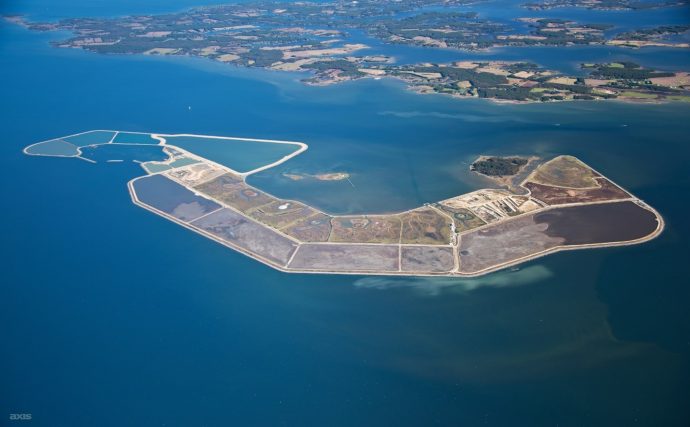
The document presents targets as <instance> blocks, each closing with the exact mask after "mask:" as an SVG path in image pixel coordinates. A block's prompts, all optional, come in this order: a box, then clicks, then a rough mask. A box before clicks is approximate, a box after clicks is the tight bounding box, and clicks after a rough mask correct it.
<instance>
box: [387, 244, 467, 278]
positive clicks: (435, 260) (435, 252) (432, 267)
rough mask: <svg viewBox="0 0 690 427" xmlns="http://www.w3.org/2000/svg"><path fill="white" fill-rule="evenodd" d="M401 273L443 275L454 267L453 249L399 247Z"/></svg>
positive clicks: (440, 247)
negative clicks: (413, 272)
mask: <svg viewBox="0 0 690 427" xmlns="http://www.w3.org/2000/svg"><path fill="white" fill-rule="evenodd" d="M400 250H401V251H402V252H401V258H400V259H401V261H402V264H401V267H402V271H415V272H420V273H445V272H448V271H451V270H452V269H453V268H454V267H455V257H454V256H453V251H454V248H451V247H442V246H439V247H429V246H401V248H400Z"/></svg>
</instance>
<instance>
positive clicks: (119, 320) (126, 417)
mask: <svg viewBox="0 0 690 427" xmlns="http://www.w3.org/2000/svg"><path fill="white" fill-rule="evenodd" d="M63 3H64V2H63ZM188 6H192V4H190V3H189V2H185V1H175V2H173V3H171V2H153V3H152V2H147V3H145V4H144V3H143V2H142V3H139V2H129V1H128V2H118V3H117V4H114V5H111V4H106V3H104V2H92V1H86V0H72V1H70V2H68V3H67V4H64V5H62V3H59V6H58V3H55V2H47V1H32V2H28V3H27V2H22V3H19V2H10V4H6V3H3V4H2V6H0V11H1V12H5V11H9V10H11V11H15V12H16V11H21V12H27V13H31V14H33V15H40V16H43V17H46V19H50V18H56V17H64V16H80V15H101V16H107V15H111V14H125V13H139V12H142V11H154V12H162V11H169V10H179V9H182V8H185V7H188ZM580 13H581V12H580ZM51 37H53V36H52V35H50V34H40V33H30V32H26V31H24V30H22V29H19V28H16V27H13V26H8V25H6V24H4V23H3V24H0V81H2V82H3V83H4V85H3V90H2V94H3V95H2V97H1V98H0V123H1V124H2V132H3V135H2V136H3V138H2V143H0V153H1V154H2V159H3V167H4V168H3V172H4V177H5V179H3V180H2V181H1V184H0V185H1V186H2V187H1V189H2V193H3V196H4V198H3V199H4V200H5V204H4V209H2V210H1V211H0V212H1V215H2V216H1V217H0V219H1V221H0V224H2V225H1V227H2V229H1V230H0V232H1V233H2V236H3V238H2V260H3V264H2V266H3V273H2V280H1V281H0V283H1V284H0V324H1V325H2V328H0V342H2V346H1V347H0V378H1V379H2V380H0V416H1V417H3V418H1V419H2V420H3V424H6V423H10V424H9V425H13V424H12V422H10V421H8V417H9V415H8V414H10V413H31V414H32V418H33V420H32V421H31V422H30V423H26V424H27V425H33V426H51V427H53V426H96V425H97V426H122V425H141V426H151V425H167V426H178V425H179V426H197V425H207V426H226V425H267V426H268V425H270V426H274V425H319V426H320V425H343V426H351V425H410V426H417V425H430V424H436V425H464V426H474V425H495V426H505V425H529V426H554V425H559V426H579V425H587V426H590V425H606V426H618V425H625V426H628V425H647V426H686V425H688V424H689V423H690V412H689V411H688V409H687V408H688V402H689V401H690V396H689V393H688V390H690V342H689V341H688V336H690V315H689V314H688V310H687V307H688V303H689V302H690V287H688V286H687V283H688V279H687V276H688V271H687V265H686V264H687V260H688V259H689V258H690V245H688V243H687V242H688V241H689V239H690V226H688V222H687V211H688V207H689V206H688V203H687V197H685V195H687V194H689V193H690V174H688V169H687V158H688V157H690V146H689V145H688V139H687V135H689V134H690V106H688V105H687V104H666V105H649V106H637V105H629V104H622V103H616V102H609V103H570V104H559V105H529V106H497V105H494V104H491V103H488V102H475V101H470V102H462V101H458V100H452V99H449V98H444V97H439V96H420V95H414V94H411V93H409V92H405V91H403V90H402V86H401V85H399V84H396V83H393V82H389V81H383V80H382V81H366V82H357V83H352V84H345V85H340V86H334V87H328V88H313V87H305V86H303V85H301V84H300V83H298V82H297V81H296V79H297V76H295V75H290V74H284V73H271V72H256V70H251V71H247V70H241V69H235V68H233V67H224V66H222V65H221V64H212V63H209V62H207V61H200V60H189V59H179V60H178V59H156V58H135V57H103V56H97V55H93V54H88V53H85V52H81V51H76V50H60V49H53V48H51V47H50V46H49V45H48V41H49V40H50V39H51ZM570 52H573V54H572V55H571V56H572V57H571V58H569V59H568V62H573V63H575V62H578V61H580V58H579V57H578V56H577V55H579V53H577V52H578V51H575V50H573V51H570ZM583 55H584V53H583ZM630 55H632V56H636V55H640V56H644V55H649V60H650V61H658V62H660V63H661V62H668V63H672V62H673V61H672V60H669V59H668V58H669V56H667V55H671V53H669V52H668V51H664V50H661V51H657V52H655V53H653V54H646V53H644V52H642V51H630ZM188 106H192V107H193V108H192V109H191V110H189V108H188ZM87 129H127V130H132V131H137V130H140V131H152V130H154V131H157V132H164V133H197V134H210V135H229V136H243V137H255V138H268V139H287V140H297V141H304V142H307V143H308V144H309V145H310V148H309V150H307V151H306V152H305V153H303V154H302V155H300V156H298V157H296V158H295V159H293V160H292V161H290V162H288V163H285V164H284V165H281V168H283V169H281V168H279V169H276V170H271V171H266V172H264V173H262V174H260V175H257V176H254V177H252V179H251V180H250V181H251V182H252V183H253V184H256V185H259V186H260V187H261V188H263V189H266V190H269V191H271V192H274V193H276V194H277V195H279V196H281V197H293V196H294V197H300V198H303V199H305V200H307V201H309V202H310V203H314V204H315V205H317V206H319V207H322V208H325V209H329V210H333V211H337V212H357V211H389V210H398V209H402V208H407V207H411V206H415V205H417V204H419V203H420V202H424V201H430V200H438V199H440V198H444V197H448V196H449V195H453V194H457V193H461V192H464V191H467V190H468V189H471V188H476V187H477V186H478V185H481V184H483V183H482V182H478V181H477V178H475V177H472V176H470V175H469V174H468V173H467V172H466V170H467V166H468V162H469V161H471V160H472V159H473V157H474V156H476V155H477V154H480V153H509V154H513V153H515V154H522V153H526V154H529V153H538V154H542V155H551V154H555V153H568V154H574V155H577V156H580V157H581V158H582V159H583V160H585V161H586V162H587V163H589V164H591V165H593V166H594V167H596V168H597V169H599V170H601V171H604V172H605V173H606V174H607V176H609V177H611V178H612V179H613V180H615V181H616V182H618V183H619V184H621V185H624V186H625V187H626V188H628V189H630V190H631V191H632V192H634V193H635V194H637V195H638V196H640V197H641V198H643V199H644V200H646V201H647V202H648V203H650V204H651V205H652V206H654V207H656V208H657V209H658V210H659V211H660V212H661V214H662V215H663V216H664V218H665V220H666V223H667V230H666V231H665V232H664V234H663V235H662V236H661V237H660V238H658V239H656V240H654V241H652V242H650V243H647V244H644V245H639V246H633V247H625V248H614V249H600V250H591V251H578V252H570V253H561V254H557V255H553V256H549V257H547V258H544V259H540V260H537V261H534V262H531V263H527V264H525V265H524V266H523V267H522V268H521V269H520V271H517V272H499V273H495V274H492V275H489V276H486V277H483V278H478V279H473V280H457V279H412V278H410V279H400V278H376V277H365V276H326V275H287V274H283V273H280V272H277V271H274V270H271V269H270V268H268V267H265V266H263V265H261V264H259V263H256V262H255V261H253V260H251V259H249V258H247V257H244V256H243V255H240V254H238V253H235V252H232V251H230V250H229V249H227V248H224V247H222V246H220V245H217V244H215V243H213V242H212V241H210V240H208V239H205V238H203V237H201V236H199V235H196V234H194V233H191V232H190V231H188V230H186V229H184V228H182V227H179V226H178V225H176V224H173V223H171V222H169V221H166V220H164V219H162V218H160V217H158V216H156V215H154V214H152V213H150V212H148V211H146V210H143V209H141V208H139V207H137V206H135V205H133V204H132V203H131V201H130V199H129V194H128V192H127V188H126V185H125V184H126V182H127V181H128V180H129V179H131V178H133V177H135V176H139V175H141V174H142V170H141V168H140V166H139V165H138V164H136V163H134V162H132V161H131V160H132V159H131V158H130V157H127V158H126V159H125V160H126V161H125V162H121V163H106V162H104V161H99V163H97V164H95V165H94V164H91V163H88V162H85V161H82V160H79V159H59V158H43V157H30V156H26V155H24V154H22V153H21V149H22V148H23V147H24V146H26V145H28V144H30V143H34V142H37V141H41V140H47V139H50V138H54V137H58V136H61V135H68V134H72V133H76V132H81V131H84V130H87ZM156 150H157V148H156V147H150V149H149V148H141V153H142V156H145V157H147V158H146V159H150V158H155V157H156V156H158V155H160V152H157V151H156ZM96 151H97V150H96ZM105 154H108V153H105ZM105 154H104V155H105ZM109 154H110V155H111V156H113V158H119V157H120V156H122V155H123V153H121V152H115V153H109ZM99 160H101V157H99ZM290 169H297V170H300V171H303V172H306V173H315V172H320V171H323V170H325V171H330V170H344V171H348V172H351V173H352V178H351V180H352V183H353V184H354V187H353V186H351V185H350V184H349V183H347V182H335V183H319V182H313V181H312V182H306V181H304V182H297V183H295V182H286V181H285V180H284V179H283V178H282V177H281V176H280V173H281V171H283V170H290ZM15 423H17V422H15Z"/></svg>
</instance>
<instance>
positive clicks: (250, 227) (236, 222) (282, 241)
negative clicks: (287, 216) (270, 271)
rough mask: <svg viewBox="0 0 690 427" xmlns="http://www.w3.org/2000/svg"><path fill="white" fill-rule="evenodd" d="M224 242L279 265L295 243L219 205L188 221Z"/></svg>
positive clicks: (290, 253)
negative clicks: (217, 209)
mask: <svg viewBox="0 0 690 427" xmlns="http://www.w3.org/2000/svg"><path fill="white" fill-rule="evenodd" d="M191 224H192V225H193V226H195V227H198V228H200V229H202V230H204V231H206V232H208V233H211V234H213V235H214V236H216V237H218V238H220V239H221V240H224V241H226V242H229V243H232V244H234V245H237V246H239V247H241V248H243V249H246V250H248V251H249V252H251V253H254V254H257V255H259V256H261V257H263V258H265V259H267V260H269V261H273V262H275V263H276V264H278V265H280V266H284V265H285V264H287V262H288V260H289V259H290V256H291V255H292V253H293V252H294V251H295V248H296V246H297V245H296V244H295V243H294V242H293V241H291V240H289V239H286V238H285V237H283V236H282V235H280V234H278V233H276V232H275V231H273V230H271V229H270V228H267V227H265V226H263V225H260V224H257V223H255V222H253V221H250V220H248V219H247V218H246V217H244V216H243V215H240V214H238V213H237V212H233V211H232V210H230V209H228V208H223V209H221V210H219V211H216V212H214V213H212V214H210V215H207V216H205V217H203V218H200V219H198V220H196V221H193V222H192V223H191Z"/></svg>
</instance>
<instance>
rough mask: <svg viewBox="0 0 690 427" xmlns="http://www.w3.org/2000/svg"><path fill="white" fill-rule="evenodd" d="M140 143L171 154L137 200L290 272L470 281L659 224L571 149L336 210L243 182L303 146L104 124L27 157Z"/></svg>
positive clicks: (498, 160)
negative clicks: (415, 193) (236, 148)
mask: <svg viewBox="0 0 690 427" xmlns="http://www.w3.org/2000/svg"><path fill="white" fill-rule="evenodd" d="M190 140H192V141H197V142H203V143H204V144H209V143H218V144H274V145H276V146H277V147H280V148H281V149H280V150H278V151H277V152H276V155H277V156H278V157H277V160H275V161H271V162H270V163H267V164H263V165H262V164H247V165H246V169H247V170H245V171H238V170H236V169H233V168H231V167H229V166H226V165H224V164H221V163H218V162H216V161H214V160H213V159H207V158H204V157H201V156H199V155H197V154H195V153H194V143H193V142H192V143H191V144H190V143H189V141H190ZM178 141H183V142H185V144H186V145H185V147H186V148H183V147H181V146H180V145H175V143H178V144H180V142H178ZM141 145H148V146H156V147H159V148H160V149H161V150H162V151H163V152H164V153H165V155H166V156H167V159H165V160H155V161H153V160H152V161H147V162H144V163H141V166H142V168H143V170H144V171H145V172H146V174H145V175H143V176H140V177H137V178H134V179H133V180H131V181H130V182H129V183H128V188H129V192H130V195H131V198H132V201H133V202H134V203H135V204H136V205H137V206H140V207H142V208H144V209H147V210H149V211H151V212H153V213H155V214H156V215H159V216H161V217H163V218H166V219H168V220H170V221H173V222H175V223H176V224H179V225H181V226H183V227H185V228H187V229H190V230H192V231H194V232H196V233H199V234H201V235H203V236H205V237H207V238H209V239H211V240H213V241H215V242H218V243H220V244H222V245H224V246H227V247H229V248H231V249H233V250H235V251H238V252H240V253H243V254H245V255H247V256H249V257H251V258H253V259H255V260H257V261H259V262H262V263H264V264H266V265H268V266H270V267H272V268H275V269H277V270H280V271H284V272H289V273H327V274H378V275H400V276H453V277H470V276H478V275H482V274H486V273H490V272H492V271H496V270H500V269H504V268H507V267H510V266H514V265H517V264H520V263H523V262H526V261H530V260H533V259H535V258H538V257H541V256H544V255H547V254H550V253H554V252H558V251H564V250H573V249H584V248H595V247H605V246H622V245H631V244H638V243H642V242H646V241H648V240H650V239H653V238H654V237H656V236H658V235H659V234H660V233H661V232H662V230H663V227H664V222H663V219H662V217H661V216H660V215H659V213H658V212H657V211H656V210H654V209H653V208H652V207H650V206H649V205H647V204H646V203H645V202H644V201H642V200H640V199H639V198H637V197H635V196H634V195H632V194H631V193H629V192H628V191H626V190H625V189H623V188H622V187H620V186H618V185H616V184H615V183H613V182H612V181H611V180H609V179H608V178H606V177H604V176H603V175H602V174H600V173H599V172H597V171H596V170H594V169H592V168H591V167H589V166H587V165H586V164H584V163H583V162H581V161H580V160H579V159H577V158H575V157H572V156H557V157H555V158H553V159H549V160H547V161H544V160H542V159H537V158H536V157H530V158H523V157H518V156H511V157H497V156H491V157H489V156H482V157H480V158H479V159H478V160H477V161H476V162H474V169H475V171H476V172H477V173H482V174H484V175H485V176H487V177H490V178H492V179H495V178H510V179H511V180H512V181H511V183H512V186H508V188H484V189H478V190H476V191H472V192H470V193H467V194H462V195H458V196H455V197H451V198H449V199H446V200H441V201H438V202H434V203H427V204H425V205H423V206H420V207H417V208H414V209H410V210H408V211H405V212H393V213H387V214H371V215H369V214H360V215H334V214H331V213H328V212H325V211H322V210H320V209H318V208H316V207H313V206H309V205H307V204H305V203H302V202H299V201H296V200H286V199H281V198H279V197H276V196H273V195H272V194H269V193H267V192H265V191H263V190H261V189H259V188H256V187H253V186H251V185H249V184H248V183H247V182H246V178H247V177H248V176H250V175H252V174H255V173H258V172H261V171H264V170H267V169H269V168H272V167H275V166H277V165H280V164H283V163H285V162H287V161H289V160H290V159H291V158H293V157H294V156H297V155H299V154H300V153H302V152H304V151H305V150H306V149H307V148H308V146H307V145H306V144H304V143H301V142H291V141H276V140H260V139H246V138H231V137H220V136H206V135H167V134H160V133H153V134H146V133H137V132H122V131H107V130H100V131H90V132H83V133H80V134H76V135H69V136H65V137H61V138H56V139H52V140H49V141H44V142H40V143H36V144H33V145H30V146H28V147H26V148H25V149H24V153H26V154H28V155H34V156H51V157H63V158H77V159H81V160H86V161H89V162H95V161H96V160H95V159H94V158H92V157H91V156H92V155H93V154H94V153H95V152H97V150H98V149H99V147H104V146H109V147H128V146H141ZM284 148H289V151H288V154H287V155H285V154H284V153H285V150H284ZM271 160H273V159H271ZM269 161H270V160H269Z"/></svg>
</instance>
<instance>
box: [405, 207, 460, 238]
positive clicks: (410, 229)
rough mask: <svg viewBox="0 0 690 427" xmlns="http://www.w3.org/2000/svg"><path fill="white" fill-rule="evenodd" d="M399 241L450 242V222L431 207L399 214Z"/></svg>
mask: <svg viewBox="0 0 690 427" xmlns="http://www.w3.org/2000/svg"><path fill="white" fill-rule="evenodd" d="M400 220H401V221H402V240H401V243H421V244H430V245H447V244H448V243H449V242H450V222H451V220H450V219H449V218H448V217H445V216H443V215H441V214H440V213H438V212H437V211H435V210H433V209H430V208H428V209H418V210H414V211H410V212H407V213H405V214H403V215H401V216H400Z"/></svg>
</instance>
